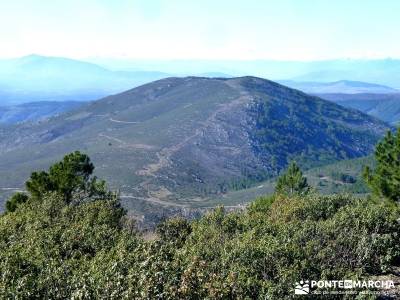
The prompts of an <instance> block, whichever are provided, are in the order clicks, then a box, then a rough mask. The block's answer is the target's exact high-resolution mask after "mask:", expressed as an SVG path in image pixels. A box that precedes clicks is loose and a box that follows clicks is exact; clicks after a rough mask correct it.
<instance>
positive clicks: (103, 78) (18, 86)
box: [0, 55, 169, 106]
mask: <svg viewBox="0 0 400 300" xmlns="http://www.w3.org/2000/svg"><path fill="white" fill-rule="evenodd" d="M167 76H169V75H168V74H164V73H162V72H150V71H136V72H123V71H110V70H107V69H105V68H103V67H100V66H98V65H95V64H92V63H88V62H83V61H77V60H72V59H68V58H62V57H44V56H39V55H29V56H25V57H22V58H17V59H8V60H0V106H4V105H11V104H14V105H15V104H21V103H26V102H40V101H87V100H96V99H99V98H101V97H104V96H107V95H110V94H115V93H119V92H122V91H124V90H126V89H128V88H132V87H135V86H138V85H141V84H144V83H147V82H150V81H153V80H157V79H160V78H164V77H167Z"/></svg>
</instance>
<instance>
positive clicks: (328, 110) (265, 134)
mask: <svg viewBox="0 0 400 300" xmlns="http://www.w3.org/2000/svg"><path fill="white" fill-rule="evenodd" d="M388 129H389V127H388V126H387V125H386V123H383V122H381V121H379V120H377V119H375V118H373V117H370V116H368V115H366V114H363V113H361V112H358V111H356V110H353V109H347V108H344V107H342V106H339V105H337V104H334V103H332V102H329V101H325V100H322V99H320V98H318V97H314V96H309V95H307V94H305V93H302V92H300V91H297V90H293V89H290V88H287V87H285V86H282V85H280V84H278V83H275V82H272V81H268V80H264V79H260V78H256V77H241V78H229V79H227V78H225V79H224V78H219V79H210V78H197V77H187V78H167V79H163V80H159V81H155V82H152V83H149V84H146V85H143V86H140V87H137V88H135V89H132V90H129V91H126V92H124V93H121V94H118V95H114V96H109V97H106V98H104V99H101V100H99V101H95V102H92V103H88V104H85V105H84V106H82V107H80V108H77V109H75V110H73V111H70V112H67V113H64V114H61V115H59V116H55V117H53V118H50V119H45V120H43V121H42V122H39V123H36V124H20V125H13V126H0V189H3V190H4V189H5V190H6V191H9V190H12V189H15V188H21V187H22V185H23V182H24V181H25V180H26V178H27V177H28V176H29V174H30V172H31V171H33V170H37V169H43V168H46V167H48V166H49V165H50V164H51V163H52V162H54V161H56V160H58V159H60V158H61V157H62V156H63V155H64V154H66V153H68V152H71V151H74V150H81V151H83V152H85V153H88V154H89V155H90V157H91V158H92V159H93V162H94V164H95V165H96V167H97V168H96V174H97V175H98V176H99V177H102V178H104V179H106V180H107V181H108V182H109V183H110V185H111V187H112V188H118V189H120V191H121V192H122V199H123V200H124V205H125V206H126V207H127V208H128V209H131V210H132V211H134V212H135V213H138V214H144V215H146V213H147V212H148V211H153V208H154V207H166V206H168V207H192V206H207V203H208V202H207V201H208V200H207V199H210V197H213V195H217V194H221V193H224V192H225V191H227V190H237V189H242V188H244V187H247V186H249V185H250V184H252V183H257V182H259V181H262V180H265V179H267V178H270V177H272V176H275V175H276V174H278V172H279V171H280V170H282V169H283V168H285V166H286V165H287V163H288V161H290V160H292V159H295V160H296V161H298V163H300V165H301V166H302V167H303V168H309V167H313V166H318V165H324V164H327V163H330V162H333V161H337V160H341V159H347V158H355V157H360V156H364V155H366V154H369V153H371V151H372V150H373V148H374V145H375V143H376V142H377V141H378V139H379V138H380V137H381V136H382V135H383V134H384V132H385V131H386V130H388ZM27 149H29V151H27ZM10 170H12V172H10Z"/></svg>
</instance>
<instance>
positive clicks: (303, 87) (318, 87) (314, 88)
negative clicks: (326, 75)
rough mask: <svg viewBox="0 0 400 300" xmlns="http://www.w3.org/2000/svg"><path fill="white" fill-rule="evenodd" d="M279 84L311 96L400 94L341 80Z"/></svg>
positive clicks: (379, 87) (382, 87)
mask: <svg viewBox="0 0 400 300" xmlns="http://www.w3.org/2000/svg"><path fill="white" fill-rule="evenodd" d="M279 83H281V84H283V85H286V86H288V87H291V88H293V89H297V90H300V91H303V92H305V93H309V94H332V93H341V94H359V93H370V94H391V93H400V90H396V89H394V88H391V87H388V86H385V85H380V84H375V83H367V82H360V81H350V80H340V81H335V82H299V81H293V80H282V81H279Z"/></svg>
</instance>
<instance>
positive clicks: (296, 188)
mask: <svg viewBox="0 0 400 300" xmlns="http://www.w3.org/2000/svg"><path fill="white" fill-rule="evenodd" d="M309 189H310V186H309V185H308V183H307V178H305V177H304V176H303V172H302V171H301V170H300V168H299V166H298V165H297V164H296V163H295V162H291V163H290V165H289V167H288V169H287V170H286V172H285V173H284V174H283V175H281V176H280V177H279V178H278V181H277V183H276V188H275V192H276V193H277V194H283V195H294V194H298V195H301V194H304V193H307V192H308V190H309Z"/></svg>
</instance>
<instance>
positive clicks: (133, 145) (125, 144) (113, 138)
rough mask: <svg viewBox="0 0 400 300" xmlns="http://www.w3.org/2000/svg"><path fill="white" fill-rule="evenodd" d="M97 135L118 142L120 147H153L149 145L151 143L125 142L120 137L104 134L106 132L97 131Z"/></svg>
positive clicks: (149, 148)
mask: <svg viewBox="0 0 400 300" xmlns="http://www.w3.org/2000/svg"><path fill="white" fill-rule="evenodd" d="M99 136H100V137H105V138H107V139H109V140H112V141H114V142H117V143H119V144H120V145H121V146H122V147H125V148H135V149H145V150H151V149H154V147H153V146H151V145H146V144H140V143H127V142H125V141H123V140H121V139H118V138H116V137H112V136H109V135H106V134H104V133H99Z"/></svg>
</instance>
